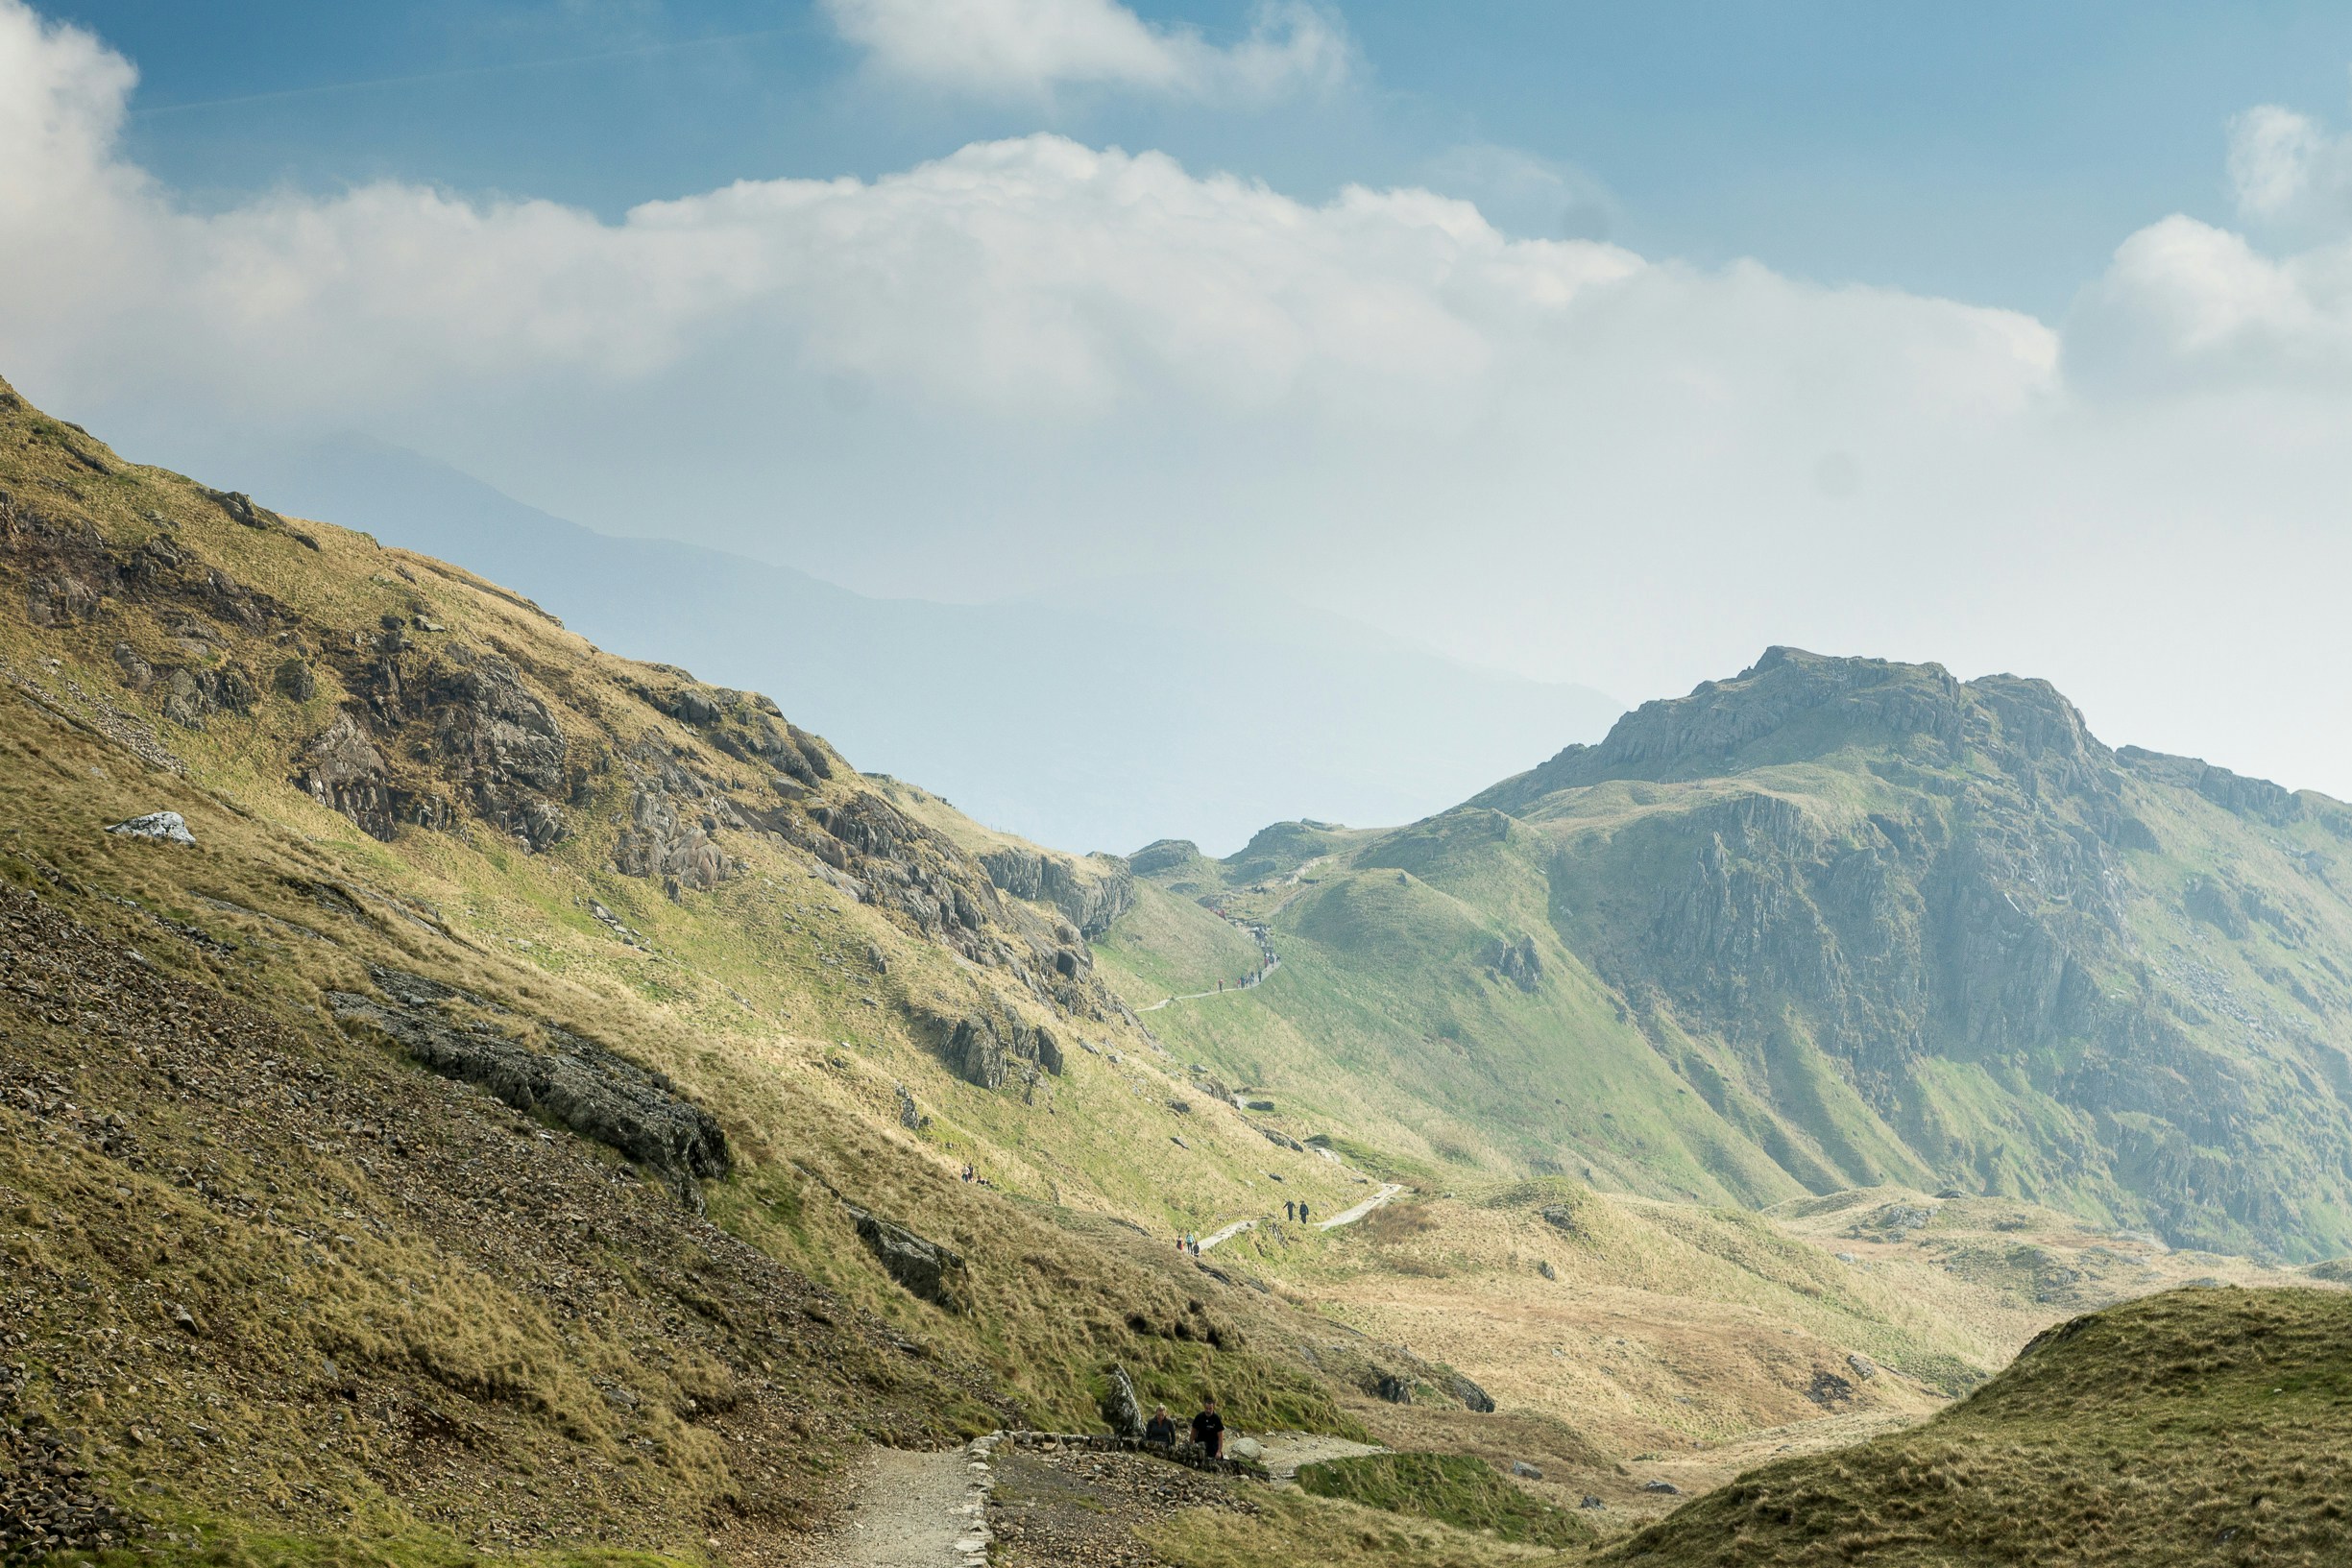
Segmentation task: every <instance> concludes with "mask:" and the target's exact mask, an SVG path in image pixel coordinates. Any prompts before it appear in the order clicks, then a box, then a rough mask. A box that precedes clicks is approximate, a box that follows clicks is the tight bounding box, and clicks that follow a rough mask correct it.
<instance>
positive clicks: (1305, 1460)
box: [1257, 1432, 1388, 1484]
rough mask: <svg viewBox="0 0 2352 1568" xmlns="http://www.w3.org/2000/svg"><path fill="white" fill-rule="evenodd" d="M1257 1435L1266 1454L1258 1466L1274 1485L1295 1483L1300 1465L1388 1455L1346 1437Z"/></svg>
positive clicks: (1300, 1433) (1299, 1433)
mask: <svg viewBox="0 0 2352 1568" xmlns="http://www.w3.org/2000/svg"><path fill="white" fill-rule="evenodd" d="M1257 1440H1258V1446H1259V1447H1261V1448H1263V1449H1265V1450H1266V1455H1265V1458H1264V1459H1261V1460H1260V1461H1259V1462H1260V1463H1262V1464H1264V1465H1265V1466H1266V1473H1267V1474H1268V1475H1270V1476H1272V1477H1273V1479H1274V1481H1275V1482H1276V1483H1277V1484H1284V1483H1290V1482H1295V1481H1297V1479H1298V1467H1299V1466H1300V1465H1302V1464H1313V1463H1315V1462H1317V1461H1318V1460H1321V1459H1354V1458H1356V1457H1357V1456H1358V1455H1361V1454H1385V1453H1387V1452H1388V1450H1387V1449H1385V1448H1382V1447H1381V1446H1380V1445H1379V1444H1377V1443H1351V1442H1349V1441H1348V1440H1347V1439H1346V1438H1345V1437H1326V1436H1323V1435H1321V1434H1320V1433H1313V1432H1263V1433H1259V1434H1257Z"/></svg>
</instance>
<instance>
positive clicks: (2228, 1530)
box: [1609, 1290, 2352, 1568]
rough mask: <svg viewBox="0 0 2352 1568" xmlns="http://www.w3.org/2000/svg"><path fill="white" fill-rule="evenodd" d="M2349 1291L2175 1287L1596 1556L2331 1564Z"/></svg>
mask: <svg viewBox="0 0 2352 1568" xmlns="http://www.w3.org/2000/svg"><path fill="white" fill-rule="evenodd" d="M2348 1335H2352V1296H2347V1295H2345V1294H2344V1293H2342V1292H2340V1291H2326V1292H2322V1291H2291V1290H2290V1291H2238V1290H2192V1291H2177V1292H2173V1293H2170V1294H2167V1295H2162V1296H2156V1297H2151V1298H2149V1299H2146V1300H2143V1301H2139V1302H2134V1303H2131V1304H2129V1305H2127V1306H2122V1307H2115V1308H2110V1309H2108V1310H2107V1311H2105V1312H2102V1313H2099V1314H2097V1315H2094V1316H2091V1317H2086V1318H2081V1319H2077V1320H2075V1321H2073V1322H2070V1323H2068V1324H2067V1325H2065V1326H2064V1327H2063V1328H2059V1329H2054V1330H2052V1331H2050V1332H2049V1334H2047V1335H2045V1336H2043V1337H2042V1339H2040V1340H2037V1341H2036V1343H2035V1344H2034V1345H2033V1346H2031V1347H2029V1348H2028V1349H2027V1351H2026V1353H2025V1355H2023V1356H2022V1357H2020V1359H2019V1360H2018V1362H2017V1363H2016V1364H2015V1365H2014V1366H2012V1367H2011V1368H2010V1369H2009V1370H2007V1371H2006V1372H2004V1373H2002V1374H2001V1375H2000V1377H1998V1378H1996V1379H1995V1380H1993V1382H1991V1383H1990V1384H1988V1385H1986V1386H1985V1387H1983V1388H1982V1389H1980V1390H1978V1391H1977V1392H1976V1395H1975V1396H1973V1397H1972V1398H1970V1399H1969V1400H1968V1401H1967V1402H1965V1403H1964V1404H1961V1405H1959V1406H1957V1407H1955V1408H1954V1409H1952V1410H1951V1411H1947V1412H1946V1413H1944V1414H1943V1415H1940V1416H1938V1417H1936V1418H1935V1419H1934V1420H1932V1421H1929V1422H1928V1423H1927V1424H1926V1425H1924V1426H1920V1427H1917V1428H1914V1429H1913V1430H1911V1431H1908V1432H1904V1433H1902V1434H1900V1435H1894V1436H1890V1437H1883V1438H1879V1439H1878V1440H1877V1441H1874V1442H1871V1443H1867V1444H1864V1445H1863V1446H1861V1447H1859V1448H1854V1449H1847V1450H1844V1451H1842V1452H1839V1453H1836V1454H1831V1455H1827V1456H1813V1457H1808V1458H1806V1459H1796V1460H1790V1461H1787V1462H1783V1463H1781V1464H1775V1465H1769V1466H1766V1467H1764V1468H1763V1469H1760V1470H1758V1471H1756V1472H1754V1473H1752V1474H1749V1475H1747V1476H1743V1477H1741V1478H1740V1479H1739V1480H1738V1481H1737V1482H1735V1483H1734V1484H1732V1485H1730V1486H1727V1487H1725V1488H1724V1489H1722V1490H1721V1491H1718V1492H1716V1493H1714V1494H1712V1495H1710V1496H1709V1497H1707V1498H1704V1499H1702V1500H1700V1501H1698V1502H1696V1503H1693V1504H1691V1505H1689V1506H1688V1507H1686V1508H1683V1509H1681V1510H1680V1511H1678V1512H1676V1513H1675V1514H1673V1515H1672V1516H1671V1517H1669V1518H1668V1519H1666V1520H1665V1521H1664V1522H1662V1523H1661V1524H1659V1525H1656V1526H1654V1527H1652V1528H1651V1529H1649V1530H1647V1531H1644V1532H1641V1533H1640V1534H1638V1535H1637V1536H1635V1537H1634V1538H1633V1539H1632V1540H1630V1541H1628V1542H1626V1543H1625V1544H1624V1545H1623V1546H1622V1547H1620V1548H1618V1549H1617V1550H1616V1551H1614V1552H1612V1554H1611V1555H1610V1557H1609V1560H1612V1561H1618V1562H1629V1563H1644V1564H1657V1565H1659V1568H1669V1565H1673V1568H1680V1565H1685V1564H1687V1565H1692V1568H1696V1565H1699V1564H1722V1565H1726V1568H1729V1565H1731V1564H1738V1565H1740V1568H1763V1565H1768V1564H1784V1563H1785V1564H1795V1563H1829V1562H1852V1561H1868V1562H1874V1563H1887V1564H1913V1563H1916V1564H1922V1565H1926V1564H1935V1565H1937V1568H1976V1565H1979V1564H1981V1565H1986V1568H1991V1565H1994V1564H2010V1563H2016V1564H2025V1563H2046V1562H2066V1563H2079V1564H2084V1565H2086V1568H2088V1565H2096V1564H2103V1563H2116V1564H2122V1563H2130V1564H2134V1565H2140V1564H2166V1563H2176V1562H2177V1563H2187V1562H2199V1563H2202V1562H2245V1563H2256V1562H2259V1563H2274V1562H2276V1563H2300V1562H2314V1563H2317V1562H2336V1561H2341V1560H2343V1559H2344V1558H2345V1556H2347V1555H2348V1554H2352V1495H2347V1485H2346V1481H2345V1475H2346V1470H2345V1457H2346V1453H2347V1449H2348V1447H2352V1418H2348V1417H2347V1411H2352V1354H2347V1351H2346V1348H2345V1347H2346V1344H2347V1342H2348V1338H2347V1337H2348Z"/></svg>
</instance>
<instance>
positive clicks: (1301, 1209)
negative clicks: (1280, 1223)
mask: <svg viewBox="0 0 2352 1568" xmlns="http://www.w3.org/2000/svg"><path fill="white" fill-rule="evenodd" d="M1298 1222H1299V1223H1300V1224H1302V1225H1303V1224H1305V1223H1306V1222H1307V1206H1306V1205H1305V1204H1303V1203H1301V1204H1299V1205H1298Z"/></svg>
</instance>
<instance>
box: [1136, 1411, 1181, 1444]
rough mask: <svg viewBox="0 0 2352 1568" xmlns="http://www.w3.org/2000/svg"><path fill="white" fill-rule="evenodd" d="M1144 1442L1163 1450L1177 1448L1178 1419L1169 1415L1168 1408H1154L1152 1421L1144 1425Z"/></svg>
mask: <svg viewBox="0 0 2352 1568" xmlns="http://www.w3.org/2000/svg"><path fill="white" fill-rule="evenodd" d="M1143 1440H1144V1441H1145V1442H1147V1443H1157V1444H1158V1445H1159V1446H1160V1447H1162V1448H1174V1447H1176V1417H1175V1416H1173V1415H1170V1414H1169V1413H1168V1407H1167V1406H1165V1405H1156V1406H1154V1407H1152V1419H1151V1420H1149V1421H1146V1422H1145V1423H1144V1424H1143Z"/></svg>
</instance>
